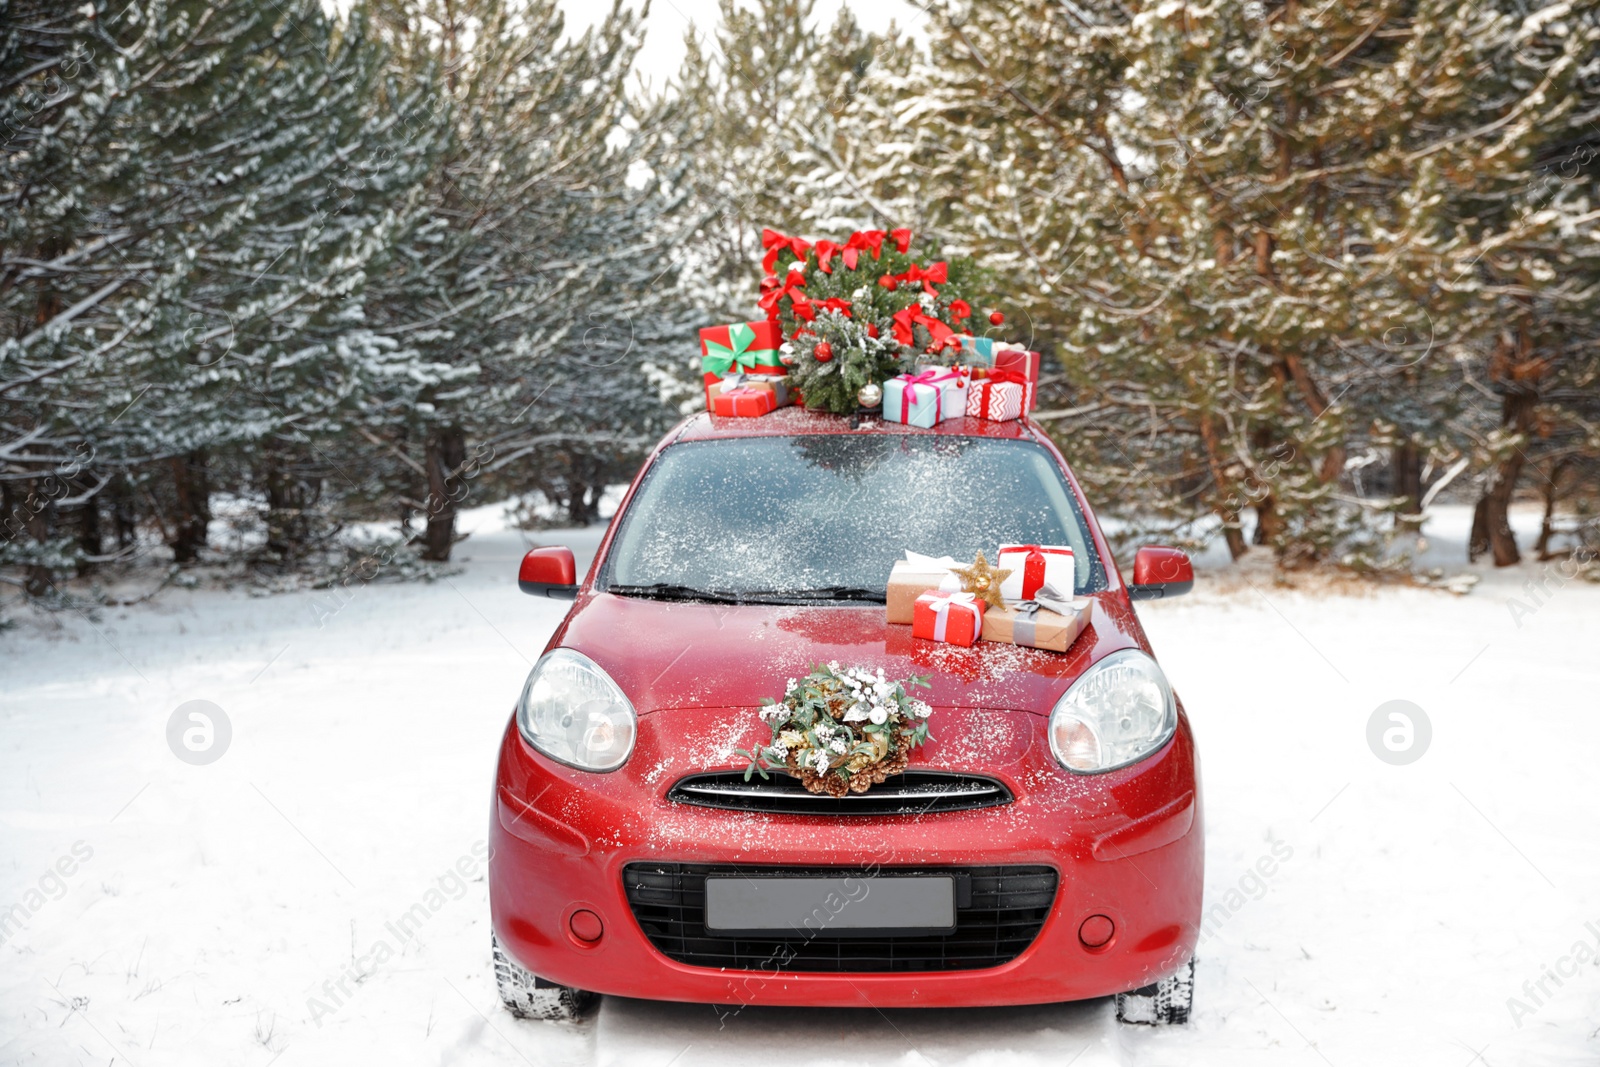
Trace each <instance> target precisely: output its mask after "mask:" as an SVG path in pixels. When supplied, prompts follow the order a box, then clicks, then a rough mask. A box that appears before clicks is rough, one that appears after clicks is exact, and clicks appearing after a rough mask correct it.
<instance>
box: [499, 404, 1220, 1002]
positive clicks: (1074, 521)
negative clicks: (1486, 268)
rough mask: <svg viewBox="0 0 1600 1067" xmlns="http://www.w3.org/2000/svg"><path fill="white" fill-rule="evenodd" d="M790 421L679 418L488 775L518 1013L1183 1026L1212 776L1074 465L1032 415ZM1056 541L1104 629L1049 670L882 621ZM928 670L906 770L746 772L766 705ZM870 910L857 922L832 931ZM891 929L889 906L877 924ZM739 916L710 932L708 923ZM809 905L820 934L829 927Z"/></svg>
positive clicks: (531, 587)
mask: <svg viewBox="0 0 1600 1067" xmlns="http://www.w3.org/2000/svg"><path fill="white" fill-rule="evenodd" d="M856 423H857V420H854V419H851V420H847V419H845V418H841V417H833V416H826V415H820V414H814V413H810V412H806V411H803V410H800V409H796V408H785V409H780V410H779V411H777V412H774V413H772V414H770V415H767V416H765V417H762V418H750V419H736V418H721V417H716V416H711V415H704V414H702V415H695V416H692V417H690V418H688V419H686V420H685V421H684V422H683V423H681V424H680V425H679V426H678V427H677V428H676V429H674V430H673V431H672V432H671V433H669V434H668V435H667V436H666V438H665V440H663V441H662V442H661V444H660V445H658V446H657V447H656V450H655V452H654V453H653V454H652V455H651V456H650V458H649V460H648V461H647V462H646V463H645V465H644V467H643V469H642V470H641V471H640V472H639V475H638V477H637V478H635V479H634V482H633V485H632V486H631V487H630V488H629V490H628V494H627V496H626V498H625V499H624V500H623V503H622V506H621V508H620V509H619V510H618V512H617V515H616V518H615V519H613V520H612V523H611V526H610V529H609V530H608V531H607V532H606V535H605V538H604V540H603V541H602V542H601V545H600V548H599V551H598V553H597V554H596V556H595V560H594V564H593V566H592V567H591V568H590V570H589V574H588V576H587V577H586V578H585V579H584V580H583V582H582V583H581V584H580V583H579V582H578V580H577V574H576V568H575V565H574V560H573V556H572V553H571V552H570V551H568V550H567V549H565V548H539V549H535V550H534V551H532V552H530V553H528V555H527V557H526V558H525V559H524V560H523V562H522V569H521V574H520V583H521V586H522V588H523V589H524V590H525V591H526V592H529V593H534V594H537V595H545V596H552V597H565V598H572V599H573V600H574V604H573V606H572V609H571V611H569V612H568V614H567V617H566V619H565V620H564V621H563V622H562V624H561V626H560V627H559V628H558V629H557V630H556V632H555V636H553V637H552V638H551V639H550V644H549V647H548V649H547V650H546V652H545V654H544V656H543V657H541V658H540V660H539V662H538V663H537V664H536V665H535V666H534V668H533V671H532V673H531V674H530V675H529V678H528V682H527V685H526V686H525V688H524V689H523V692H522V696H521V698H520V699H519V701H518V702H517V707H516V712H515V714H514V715H513V716H512V719H511V722H510V723H509V724H508V726H507V728H506V731H505V737H504V740H503V743H502V745H501V749H500V760H499V767H498V770H497V774H496V780H495V797H494V811H493V815H492V818H491V820H490V844H491V848H492V853H491V858H490V862H489V898H490V906H491V910H492V914H493V940H494V945H493V950H494V957H495V972H496V978H497V981H498V985H499V989H500V994H501V997H502V999H503V1000H504V1001H505V1003H506V1005H507V1007H508V1008H510V1009H511V1010H512V1011H513V1012H514V1013H516V1014H518V1015H522V1016H536V1017H541V1018H570V1017H573V1016H574V1015H576V1014H577V1013H579V1012H580V1011H582V1010H583V1009H584V1008H585V1007H586V1006H587V1005H588V1004H589V1003H591V1002H592V1001H593V1000H594V994H615V995H618V996H628V997H643V998H649V999H657V1000H677V1001H692V1002H703V1003H713V1004H724V1005H735V1006H737V1005H744V1004H764V1005H816V1006H863V1007H865V1006H869V1005H870V1006H875V1007H878V1008H887V1007H920V1006H926V1007H957V1006H963V1007H964V1006H977V1005H999V1004H1038V1003H1046V1002H1054V1001H1066V1000H1079V999H1083V998H1088V997H1103V996H1110V995H1116V996H1117V1007H1118V1015H1119V1017H1120V1018H1122V1019H1124V1020H1125V1021H1138V1022H1153V1023H1160V1022H1183V1021H1185V1020H1186V1019H1187V1017H1188V1013H1189V1009H1190V1003H1191V997H1192V989H1193V974H1194V960H1193V954H1194V947H1195V941H1196V937H1197V934H1198V932H1199V924H1200V894H1201V875H1202V864H1203V833H1202V825H1201V810H1200V784H1199V773H1198V757H1197V754H1196V751H1195V744H1194V738H1193V736H1192V734H1191V732H1190V728H1189V723H1188V720H1187V718H1186V716H1185V714H1184V711H1183V705H1182V704H1181V703H1179V702H1178V699H1177V697H1176V695H1175V694H1174V693H1173V691H1172V689H1171V687H1170V685H1169V684H1168V683H1167V680H1166V678H1165V676H1164V675H1163V673H1162V671H1161V668H1160V667H1159V666H1157V664H1156V661H1155V659H1154V658H1153V656H1152V652H1151V648H1150V642H1149V641H1148V640H1147V639H1146V637H1145V633H1144V629H1143V628H1142V627H1141V626H1140V625H1139V619H1138V616H1137V615H1135V614H1134V608H1133V604H1132V601H1135V600H1139V599H1145V598H1154V597H1161V596H1173V595H1176V594H1179V593H1183V592H1186V591H1188V590H1189V588H1190V587H1191V586H1192V584H1193V572H1192V569H1191V567H1190V564H1189V560H1188V559H1187V557H1185V556H1184V555H1183V554H1182V553H1181V552H1178V551H1176V550H1174V549H1170V548H1160V547H1147V548H1144V549H1141V550H1140V552H1139V553H1138V556H1137V557H1136V559H1135V562H1134V572H1133V582H1132V583H1131V584H1130V583H1128V582H1126V581H1124V580H1123V578H1122V575H1121V574H1120V573H1119V571H1118V569H1117V566H1116V563H1115V562H1114V561H1113V559H1112V556H1111V553H1110V551H1109V550H1108V548H1107V545H1106V540H1105V538H1104V536H1103V535H1102V534H1101V531H1100V528H1099V524H1098V523H1097V522H1096V521H1095V518H1094V513H1093V511H1092V510H1091V509H1090V507H1089V504H1088V502H1087V501H1086V500H1085V499H1084V497H1083V493H1082V491H1081V490H1080V489H1079V487H1078V484H1077V481H1076V479H1074V477H1073V475H1072V472H1071V471H1070V470H1069V469H1068V467H1067V464H1066V461H1065V460H1064V459H1063V458H1062V456H1061V453H1060V452H1059V451H1057V449H1056V448H1055V446H1054V445H1053V444H1052V443H1051V442H1050V440H1049V438H1048V437H1046V436H1045V435H1044V434H1043V433H1041V432H1039V431H1037V430H1036V429H1034V428H1033V427H1032V426H1031V425H1030V424H1029V423H1028V422H1027V421H1026V420H1022V421H1013V422H989V421H985V420H980V419H975V418H966V419H956V420H952V421H947V422H942V423H940V424H939V425H938V426H936V427H935V428H934V429H932V430H921V429H913V428H908V427H905V426H902V425H898V424H890V423H884V422H881V421H878V420H875V419H869V420H866V421H865V422H863V423H862V424H861V425H859V426H858V425H856ZM1002 542H1013V543H1017V542H1020V543H1035V544H1052V545H1068V546H1070V547H1071V548H1072V550H1073V556H1074V566H1075V569H1076V573H1075V576H1074V584H1075V587H1076V588H1075V593H1076V595H1078V596H1083V597H1087V598H1088V599H1089V601H1090V602H1091V603H1092V607H1091V608H1090V616H1089V623H1088V625H1087V626H1086V627H1085V629H1084V630H1083V632H1082V633H1080V634H1079V635H1078V636H1077V638H1076V639H1075V641H1074V642H1073V643H1072V645H1071V646H1070V647H1069V649H1068V650H1067V651H1066V652H1065V653H1061V652H1052V651H1044V650H1039V649H1033V648H1025V647H1020V646H1017V645H1011V644H1000V643H995V642H987V641H982V642H979V643H977V644H975V645H973V646H972V647H970V648H963V647H958V646H956V645H952V644H944V643H936V642H933V641H927V640H919V639H916V638H913V637H912V635H911V630H912V628H911V627H910V626H901V625H890V624H889V623H888V622H887V621H886V613H885V608H884V599H885V584H886V580H887V578H888V575H889V571H890V569H891V566H892V564H893V563H894V561H895V560H897V559H899V558H900V557H901V555H902V553H903V552H904V551H905V550H907V549H911V550H914V551H917V552H922V553H926V554H930V555H945V554H949V555H952V556H955V557H956V558H958V559H960V558H965V559H972V558H973V557H974V556H975V554H976V553H977V552H979V551H983V552H985V553H988V554H989V556H990V558H991V560H992V559H993V558H994V553H995V551H996V549H997V546H998V545H999V544H1001V543H1002ZM830 662H837V663H840V664H843V665H845V666H847V667H853V666H858V665H860V666H867V667H870V668H873V669H876V668H878V667H881V668H883V669H884V670H885V672H886V673H887V674H888V675H889V676H890V677H901V678H903V677H906V676H909V675H923V676H931V685H932V687H931V689H925V690H920V691H919V695H921V696H923V697H924V698H925V699H926V701H927V703H929V704H931V705H932V707H933V711H932V713H931V717H930V718H929V719H928V723H929V726H930V727H931V733H932V739H931V740H929V741H928V742H927V743H926V744H924V745H923V746H922V747H920V748H917V749H915V750H914V751H913V752H912V754H911V763H910V766H909V767H908V768H907V770H906V771H905V772H904V773H903V774H901V775H898V776H895V777H891V778H889V779H888V780H886V781H884V782H882V783H880V784H878V785H874V786H873V787H872V788H871V789H869V790H868V791H866V792H865V793H860V794H848V795H846V796H844V797H837V798H836V797H832V796H828V795H825V794H822V795H819V794H813V793H810V792H807V791H806V790H805V789H803V788H801V786H800V783H799V782H798V780H797V779H795V778H793V777H792V776H790V775H787V774H782V773H774V774H772V775H771V776H770V777H769V778H767V779H765V780H763V778H761V777H756V778H753V779H751V780H749V781H747V780H746V776H745V767H746V762H747V761H746V760H745V759H744V758H743V757H741V756H739V755H737V754H736V750H737V749H752V748H753V747H754V745H757V744H764V743H766V740H767V737H768V734H769V731H768V728H767V726H766V724H765V723H763V722H762V721H761V719H760V718H759V716H758V713H757V709H758V708H759V707H760V705H761V700H762V698H763V697H774V698H776V697H780V696H782V695H783V694H784V692H785V686H786V684H787V680H789V679H793V678H795V677H797V676H804V675H805V674H806V673H807V672H808V671H809V670H810V669H811V666H812V665H813V664H819V663H830ZM852 886H853V887H854V891H856V892H866V891H870V892H869V893H868V895H867V899H869V900H871V901H874V904H873V906H872V907H870V908H863V909H860V911H861V912H862V916H863V921H860V922H853V923H850V924H830V923H828V922H826V921H814V919H815V918H816V917H819V916H820V917H821V918H822V919H824V920H825V919H826V918H827V917H828V916H829V915H830V914H832V913H834V912H835V911H836V908H835V904H836V903H837V902H838V901H840V900H842V899H849V900H855V899H856V897H855V896H852V895H851V893H852ZM880 905H881V906H880ZM719 909H720V911H721V914H718V911H719ZM819 909H822V910H819Z"/></svg>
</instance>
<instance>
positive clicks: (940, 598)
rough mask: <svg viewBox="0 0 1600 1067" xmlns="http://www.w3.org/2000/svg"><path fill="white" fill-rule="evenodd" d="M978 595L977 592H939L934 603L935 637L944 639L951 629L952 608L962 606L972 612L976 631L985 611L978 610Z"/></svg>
mask: <svg viewBox="0 0 1600 1067" xmlns="http://www.w3.org/2000/svg"><path fill="white" fill-rule="evenodd" d="M977 599H978V598H977V595H976V594H975V593H943V592H941V593H939V594H937V595H936V597H935V600H934V604H933V639H934V640H935V641H943V640H944V639H945V635H946V634H947V633H948V632H949V629H950V609H951V608H961V609H962V610H963V611H968V612H971V614H972V625H973V628H974V633H976V628H977V625H978V620H979V619H980V618H982V617H983V613H982V612H980V611H979V610H978V605H977Z"/></svg>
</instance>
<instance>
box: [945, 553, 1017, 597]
mask: <svg viewBox="0 0 1600 1067" xmlns="http://www.w3.org/2000/svg"><path fill="white" fill-rule="evenodd" d="M950 573H952V574H954V575H956V576H957V577H958V578H960V579H961V591H962V592H963V593H972V594H974V595H976V596H977V598H978V599H979V600H981V601H983V602H984V603H985V604H987V605H989V606H990V607H991V608H1003V607H1005V602H1004V601H1002V600H1001V599H1000V583H1001V582H1003V581H1005V580H1006V579H1007V578H1009V577H1011V571H1010V570H1009V569H1004V568H1000V567H991V566H990V565H989V560H988V559H987V558H986V557H985V556H984V554H983V553H982V552H979V553H978V559H977V561H976V562H974V563H972V564H970V565H968V566H965V567H951V568H950Z"/></svg>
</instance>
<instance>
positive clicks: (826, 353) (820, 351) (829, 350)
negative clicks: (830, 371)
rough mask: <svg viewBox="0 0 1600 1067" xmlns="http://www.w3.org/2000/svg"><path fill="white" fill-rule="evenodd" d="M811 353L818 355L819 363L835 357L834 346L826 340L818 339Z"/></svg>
mask: <svg viewBox="0 0 1600 1067" xmlns="http://www.w3.org/2000/svg"><path fill="white" fill-rule="evenodd" d="M811 354H812V355H813V356H816V357H817V362H818V363H826V362H828V360H830V359H832V358H833V346H832V345H830V344H829V343H828V342H826V341H818V342H817V347H816V348H813V349H812V350H811Z"/></svg>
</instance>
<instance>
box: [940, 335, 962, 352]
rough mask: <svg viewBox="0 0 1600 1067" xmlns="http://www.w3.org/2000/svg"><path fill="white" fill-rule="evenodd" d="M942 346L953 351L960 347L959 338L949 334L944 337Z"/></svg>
mask: <svg viewBox="0 0 1600 1067" xmlns="http://www.w3.org/2000/svg"><path fill="white" fill-rule="evenodd" d="M944 346H945V347H946V348H948V349H950V350H951V351H952V352H953V351H955V350H956V349H958V348H960V347H961V338H959V337H957V336H956V335H955V334H951V335H950V336H949V337H946V338H945V339H944Z"/></svg>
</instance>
